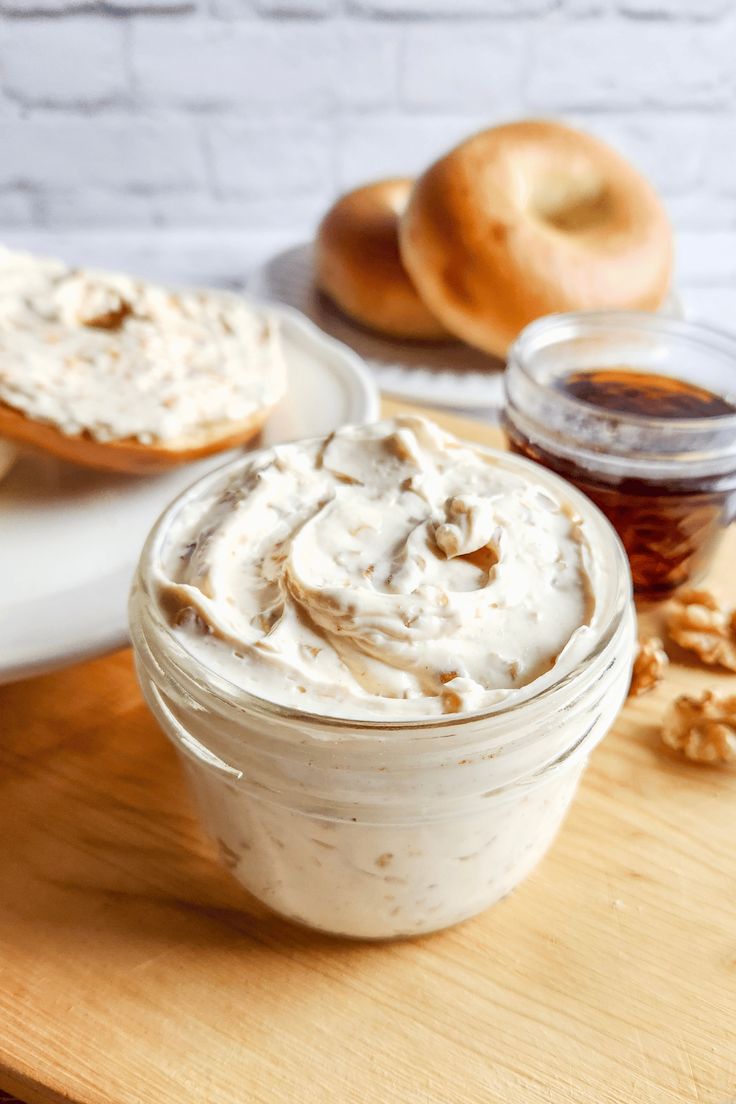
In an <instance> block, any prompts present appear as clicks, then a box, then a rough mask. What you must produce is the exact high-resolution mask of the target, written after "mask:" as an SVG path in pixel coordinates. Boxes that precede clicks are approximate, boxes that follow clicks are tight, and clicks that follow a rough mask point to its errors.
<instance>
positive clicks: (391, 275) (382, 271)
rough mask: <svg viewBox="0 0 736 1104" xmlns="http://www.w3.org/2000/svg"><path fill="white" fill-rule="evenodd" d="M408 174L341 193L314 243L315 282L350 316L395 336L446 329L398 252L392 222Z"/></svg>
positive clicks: (429, 335)
mask: <svg viewBox="0 0 736 1104" xmlns="http://www.w3.org/2000/svg"><path fill="white" fill-rule="evenodd" d="M412 184H413V182H412V180H410V179H408V178H406V177H396V178H394V179H391V180H379V181H376V182H374V183H373V184H365V185H364V186H363V187H361V188H356V189H355V190H354V191H352V192H348V193H347V195H344V196H342V197H341V198H340V199H338V200H337V202H336V203H335V204H334V205H333V206H332V207H331V208H330V210H329V211H328V212H327V214H326V215H325V216H324V218H323V219H322V222H321V223H320V225H319V229H318V231H317V239H316V243H315V277H316V281H317V285H318V287H319V288H320V289H321V290H322V291H324V292H325V293H326V294H327V295H328V296H329V298H330V299H332V300H333V302H334V303H336V304H337V306H338V307H339V308H340V310H342V311H343V312H344V313H345V314H347V315H348V316H349V317H350V318H352V319H354V320H355V321H356V322H359V323H361V325H363V326H367V327H368V328H369V329H372V330H376V331H377V332H379V333H383V334H386V335H388V336H389V337H395V338H408V339H411V340H416V341H436V340H442V339H446V338H447V337H448V336H449V335H448V332H447V330H446V329H445V327H444V326H443V325H442V323H441V322H439V321H438V320H437V319H436V318H435V317H434V315H433V314H432V312H431V311H430V310H429V308H428V307H426V306H425V304H424V302H423V301H422V299H421V297H420V295H419V293H418V291H417V290H416V288H415V286H414V284H413V283H412V281H411V278H410V276H409V274H408V273H407V271H406V269H405V268H404V265H403V263H402V260H401V254H400V252H399V239H398V224H399V218H400V216H401V214H402V212H403V211H404V208H405V207H406V204H407V201H408V199H409V195H410V193H411V189H412Z"/></svg>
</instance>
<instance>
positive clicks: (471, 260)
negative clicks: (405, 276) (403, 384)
mask: <svg viewBox="0 0 736 1104" xmlns="http://www.w3.org/2000/svg"><path fill="white" fill-rule="evenodd" d="M399 238H400V248H401V257H402V260H403V262H404V265H405V267H406V269H407V270H408V272H409V274H410V276H411V278H412V280H413V281H414V283H415V285H416V287H417V289H418V291H419V293H420V294H421V296H422V298H423V299H424V301H425V302H426V303H427V306H428V308H429V309H430V310H431V311H432V312H433V314H436V316H437V317H438V318H439V319H440V320H441V321H442V322H443V323H444V324H445V326H446V327H447V328H448V330H450V331H451V332H452V333H454V334H455V335H456V336H457V337H460V338H462V339H463V340H464V341H467V342H468V343H469V344H471V345H475V346H477V347H478V348H479V349H482V350H484V351H485V352H488V353H492V354H494V355H496V356H503V355H504V354H505V353H506V351H507V349H508V346H509V345H510V344H511V342H512V341H513V340H514V338H515V337H516V336H517V334H518V333H519V331H520V330H521V329H523V327H524V326H525V325H527V323H529V322H531V321H533V319H535V318H538V317H539V316H540V315H544V314H550V313H554V312H557V311H572V310H596V309H603V308H617V309H637V310H656V309H657V308H658V307H660V306H661V304H662V302H663V300H664V298H665V296H666V294H667V292H668V289H669V284H670V279H671V275H672V261H673V245H672V230H671V227H670V224H669V221H668V219H667V215H666V214H665V211H664V208H663V207H662V204H661V203H660V201H659V199H658V198H657V195H656V194H655V192H654V190H653V189H652V187H651V186H650V185H649V184H648V183H647V181H646V180H644V178H643V177H642V176H640V174H639V173H638V172H637V171H636V170H635V169H634V168H633V167H632V166H631V165H629V164H628V162H627V161H625V160H624V159H623V158H622V157H621V156H620V155H619V154H617V153H616V152H615V151H614V150H612V149H610V148H609V147H608V146H607V145H605V144H604V143H603V142H601V141H599V140H598V139H596V138H593V137H591V136H590V135H588V134H584V133H582V132H580V131H577V130H573V129H572V128H570V127H567V126H563V125H562V124H560V123H554V122H545V121H527V122H518V123H510V124H507V125H505V126H498V127H493V128H492V129H490V130H485V131H482V132H481V133H479V134H476V135H474V136H473V137H471V138H468V139H467V140H466V141H464V142H462V143H461V144H460V145H459V146H457V147H456V148H455V149H453V150H451V151H450V153H448V154H446V155H445V156H444V157H442V158H441V159H440V160H439V161H437V162H435V163H434V164H433V165H432V166H431V167H430V168H429V169H427V171H426V172H425V173H424V174H423V175H422V176H421V177H420V178H419V179H418V180H417V182H416V184H415V186H414V188H413V190H412V193H411V196H410V198H409V202H408V204H407V207H406V209H405V211H404V214H403V215H402V217H401V221H400V227H399Z"/></svg>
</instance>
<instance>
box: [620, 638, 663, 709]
mask: <svg viewBox="0 0 736 1104" xmlns="http://www.w3.org/2000/svg"><path fill="white" fill-rule="evenodd" d="M669 662H670V660H669V656H668V655H667V653H666V652H665V650H664V647H663V646H662V641H661V640H660V639H659V637H658V636H650V637H648V639H647V640H640V641H639V643H638V644H637V651H636V657H635V659H634V670H633V672H632V675H631V686H630V687H629V696H630V697H638V696H639V695H640V694H646V693H647V691H649V690H653V689H654V687H655V686H657V685H658V684H659V683H660V682H661V681H662V678H663V676H664V673H665V671H666V669H667V667H668V666H669Z"/></svg>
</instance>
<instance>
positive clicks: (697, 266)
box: [0, 0, 736, 328]
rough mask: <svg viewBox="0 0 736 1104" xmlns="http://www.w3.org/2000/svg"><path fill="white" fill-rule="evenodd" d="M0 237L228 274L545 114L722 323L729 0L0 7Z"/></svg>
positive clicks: (735, 28) (730, 124)
mask: <svg viewBox="0 0 736 1104" xmlns="http://www.w3.org/2000/svg"><path fill="white" fill-rule="evenodd" d="M0 13H2V14H1V16H0V240H5V241H7V242H8V243H9V244H14V245H28V246H30V247H33V248H44V249H49V250H52V251H57V252H59V253H61V254H62V255H64V256H66V257H67V258H69V259H71V260H85V261H88V262H93V263H102V264H110V265H120V266H128V267H131V268H135V269H138V270H140V271H145V272H152V273H161V274H162V275H166V276H170V277H175V278H178V279H187V280H188V279H191V280H200V281H214V282H224V283H229V284H238V283H240V282H242V280H243V279H244V277H245V275H246V274H247V272H248V270H249V269H250V268H251V266H252V265H253V264H254V263H256V262H257V261H259V260H260V259H262V258H264V257H265V256H266V255H268V254H269V253H270V252H272V251H273V250H274V249H277V248H279V247H282V246H283V245H286V244H289V243H292V242H295V241H298V240H302V239H304V238H305V237H308V236H309V235H310V234H311V232H312V230H313V228H314V225H315V222H316V220H317V218H318V217H319V215H320V214H321V212H322V211H323V210H324V208H325V206H326V205H327V204H328V202H329V201H330V199H331V197H332V196H334V195H335V194H336V192H338V191H339V190H341V189H344V188H345V187H347V186H349V185H352V184H356V183H358V182H361V181H363V180H365V179H367V178H371V177H375V176H380V175H382V174H387V173H403V172H415V171H417V170H419V169H421V167H422V166H423V165H425V164H426V163H427V162H428V161H429V160H430V159H432V158H433V157H434V156H435V155H437V154H438V153H440V152H441V151H443V150H444V149H445V148H446V147H448V146H449V145H451V144H453V143H454V142H455V141H456V140H458V139H459V138H461V137H462V136H464V135H465V134H467V133H469V132H470V131H472V130H474V129H476V128H478V127H479V126H482V125H485V124H488V123H492V122H496V121H500V120H505V119H509V118H513V117H518V116H523V115H530V114H532V115H539V114H542V115H554V116H559V117H562V118H565V119H568V120H570V121H573V122H575V123H577V124H579V125H581V126H584V127H587V128H588V129H590V130H591V131H593V132H595V133H597V134H599V135H601V136H602V137H604V138H606V139H608V140H610V141H611V142H613V143H614V144H615V145H616V146H617V147H618V148H619V149H620V150H622V151H623V152H624V153H625V154H627V155H628V156H629V157H630V158H631V159H633V161H634V162H636V163H637V164H638V165H639V166H640V167H641V169H643V171H644V172H645V173H647V174H648V175H649V176H650V178H651V179H652V180H653V182H654V183H655V184H656V186H657V187H658V188H659V189H660V191H661V193H662V194H663V196H664V198H665V200H666V203H667V205H668V207H669V210H670V212H671V215H672V218H673V220H674V222H675V225H676V228H677V232H678V284H679V286H680V287H681V288H682V289H683V290H684V292H685V298H686V303H687V306H688V308H689V309H690V311H691V313H693V314H695V315H701V316H705V317H709V318H711V319H712V320H714V321H718V322H720V323H721V324H724V325H733V326H734V327H735V328H736V2H733V0H455V2H453V0H400V2H398V3H397V2H395V0H125V2H121V3H118V2H116V0H110V2H108V3H104V4H98V3H89V2H85V0H0Z"/></svg>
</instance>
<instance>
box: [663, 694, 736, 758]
mask: <svg viewBox="0 0 736 1104" xmlns="http://www.w3.org/2000/svg"><path fill="white" fill-rule="evenodd" d="M662 740H663V742H664V743H665V744H666V745H667V747H670V748H673V749H674V750H675V751H681V752H682V753H683V754H684V755H685V756H686V758H688V759H692V760H694V761H695V762H698V763H728V762H731V761H736V694H732V695H731V696H729V697H726V696H724V695H721V694H714V693H713V691H711V690H704V691H703V693H702V694H701V695H700V696H699V697H690V696H689V695H688V694H681V695H680V697H679V698H676V699H675V700H674V701H673V703H672V705H671V706H670V708H669V709H668V710H667V713H666V714H665V718H664V721H663V722H662Z"/></svg>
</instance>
